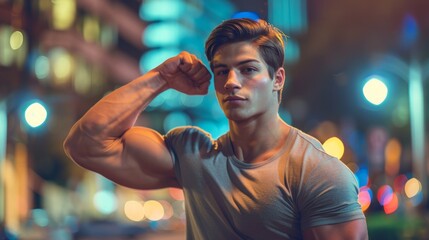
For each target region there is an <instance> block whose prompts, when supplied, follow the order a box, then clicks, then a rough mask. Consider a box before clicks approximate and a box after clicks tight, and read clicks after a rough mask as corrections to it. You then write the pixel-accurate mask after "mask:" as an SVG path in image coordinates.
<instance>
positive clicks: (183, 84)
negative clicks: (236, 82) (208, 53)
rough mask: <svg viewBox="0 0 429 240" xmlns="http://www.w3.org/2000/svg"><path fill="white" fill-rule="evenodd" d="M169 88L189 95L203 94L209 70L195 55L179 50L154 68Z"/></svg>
mask: <svg viewBox="0 0 429 240" xmlns="http://www.w3.org/2000/svg"><path fill="white" fill-rule="evenodd" d="M154 70H155V71H157V72H159V75H160V78H161V79H162V80H164V81H165V82H166V83H167V85H168V87H169V88H173V89H175V90H177V91H179V92H183V93H185V94H189V95H204V94H207V92H208V87H209V85H210V78H211V75H210V72H209V70H208V69H207V67H206V66H204V64H203V63H202V62H201V60H200V59H198V58H197V57H196V56H195V55H193V54H190V53H188V52H181V53H180V54H179V55H177V56H175V57H172V58H169V59H167V60H166V61H165V62H163V63H162V64H161V65H159V66H158V67H156V68H155V69H154Z"/></svg>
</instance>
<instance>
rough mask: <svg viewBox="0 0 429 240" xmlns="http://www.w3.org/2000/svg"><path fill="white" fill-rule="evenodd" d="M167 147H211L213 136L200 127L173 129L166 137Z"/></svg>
mask: <svg viewBox="0 0 429 240" xmlns="http://www.w3.org/2000/svg"><path fill="white" fill-rule="evenodd" d="M164 141H165V143H166V145H167V147H172V148H175V147H177V145H179V146H180V147H181V148H187V147H202V146H204V145H205V146H206V147H210V146H211V145H212V144H213V142H214V141H213V138H212V136H211V135H210V134H209V133H208V132H206V131H204V130H203V129H201V128H199V127H194V126H186V127H177V128H174V129H171V130H170V131H168V132H167V133H166V134H165V135H164Z"/></svg>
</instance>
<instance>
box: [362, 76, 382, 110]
mask: <svg viewBox="0 0 429 240" xmlns="http://www.w3.org/2000/svg"><path fill="white" fill-rule="evenodd" d="M387 93H388V89H387V86H386V84H385V83H384V82H383V81H381V80H380V79H379V78H376V77H373V78H370V79H369V80H368V81H367V82H366V83H365V85H364V87H363V95H364V96H365V98H366V99H367V100H368V101H369V102H370V103H372V104H374V105H380V104H381V103H382V102H383V101H384V100H385V99H386V97H387Z"/></svg>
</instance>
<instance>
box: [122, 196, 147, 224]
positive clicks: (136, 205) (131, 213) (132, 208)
mask: <svg viewBox="0 0 429 240" xmlns="http://www.w3.org/2000/svg"><path fill="white" fill-rule="evenodd" d="M124 213H125V216H126V217H127V218H128V219H130V220H131V221H134V222H139V221H141V220H143V219H144V208H143V204H142V203H141V202H139V201H134V200H130V201H127V202H126V203H125V205H124Z"/></svg>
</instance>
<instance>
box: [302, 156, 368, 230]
mask: <svg viewBox="0 0 429 240" xmlns="http://www.w3.org/2000/svg"><path fill="white" fill-rule="evenodd" d="M305 174H307V176H306V177H305V179H306V181H305V182H303V183H302V189H301V191H300V194H299V199H298V203H299V209H300V212H301V227H302V228H303V229H305V228H309V227H315V226H320V225H328V224H337V223H342V222H347V221H351V220H355V219H361V218H365V215H364V214H363V212H362V210H361V207H360V204H359V203H358V193H359V189H358V185H357V181H356V178H355V176H354V174H353V173H352V172H351V171H350V170H349V169H348V168H347V166H346V165H344V164H343V163H342V162H341V161H340V160H338V159H336V158H324V159H322V160H320V161H319V162H318V163H317V164H316V165H315V166H314V167H312V168H311V169H310V170H309V169H307V172H306V173H305Z"/></svg>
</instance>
